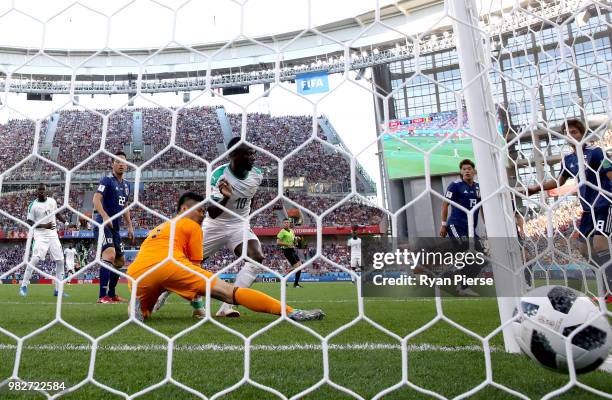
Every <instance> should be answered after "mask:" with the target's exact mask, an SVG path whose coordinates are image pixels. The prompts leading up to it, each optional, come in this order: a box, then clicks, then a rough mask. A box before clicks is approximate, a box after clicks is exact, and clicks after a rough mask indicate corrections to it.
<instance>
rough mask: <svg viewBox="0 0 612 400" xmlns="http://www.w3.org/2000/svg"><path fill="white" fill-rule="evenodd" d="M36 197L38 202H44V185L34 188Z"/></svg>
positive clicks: (45, 193)
mask: <svg viewBox="0 0 612 400" xmlns="http://www.w3.org/2000/svg"><path fill="white" fill-rule="evenodd" d="M36 197H37V198H38V200H40V201H45V199H46V198H47V186H46V185H45V184H44V183H42V182H41V183H39V184H38V188H36Z"/></svg>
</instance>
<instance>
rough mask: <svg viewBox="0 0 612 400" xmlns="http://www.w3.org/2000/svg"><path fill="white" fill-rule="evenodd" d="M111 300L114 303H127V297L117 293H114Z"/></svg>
mask: <svg viewBox="0 0 612 400" xmlns="http://www.w3.org/2000/svg"><path fill="white" fill-rule="evenodd" d="M110 299H111V302H113V303H127V301H128V300H127V299H124V298H123V297H119V296H117V295H114V296H113V297H110Z"/></svg>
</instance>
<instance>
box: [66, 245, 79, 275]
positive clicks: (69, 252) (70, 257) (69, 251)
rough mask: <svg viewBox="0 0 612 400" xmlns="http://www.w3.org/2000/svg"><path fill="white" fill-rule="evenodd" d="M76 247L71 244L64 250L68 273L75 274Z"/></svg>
mask: <svg viewBox="0 0 612 400" xmlns="http://www.w3.org/2000/svg"><path fill="white" fill-rule="evenodd" d="M76 254H77V252H76V249H75V248H74V247H72V244H69V245H68V247H66V249H65V250H64V258H65V260H66V273H68V274H74V261H75V259H76Z"/></svg>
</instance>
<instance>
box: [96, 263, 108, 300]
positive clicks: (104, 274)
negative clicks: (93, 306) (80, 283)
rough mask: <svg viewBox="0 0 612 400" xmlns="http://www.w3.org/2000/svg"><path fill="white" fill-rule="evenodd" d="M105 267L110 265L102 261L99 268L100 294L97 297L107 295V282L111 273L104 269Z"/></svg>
mask: <svg viewBox="0 0 612 400" xmlns="http://www.w3.org/2000/svg"><path fill="white" fill-rule="evenodd" d="M106 265H110V263H108V262H106V261H102V265H101V266H100V294H99V295H98V297H104V296H106V295H107V290H108V281H109V279H110V274H111V272H110V271H109V270H108V269H106V267H105V266H106Z"/></svg>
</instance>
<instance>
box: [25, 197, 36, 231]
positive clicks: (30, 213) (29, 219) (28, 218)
mask: <svg viewBox="0 0 612 400" xmlns="http://www.w3.org/2000/svg"><path fill="white" fill-rule="evenodd" d="M33 205H34V202H33V201H31V202H30V204H29V205H28V215H27V216H26V222H27V223H28V225H30V226H32V225H34V219H35V217H34V212H33V211H32V206H33Z"/></svg>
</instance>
